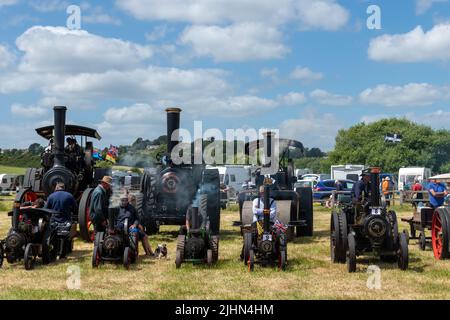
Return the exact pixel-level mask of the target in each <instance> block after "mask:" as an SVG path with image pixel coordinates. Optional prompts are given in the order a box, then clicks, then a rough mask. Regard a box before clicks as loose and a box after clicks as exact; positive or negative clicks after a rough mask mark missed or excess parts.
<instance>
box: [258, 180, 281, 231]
mask: <svg viewBox="0 0 450 320" xmlns="http://www.w3.org/2000/svg"><path fill="white" fill-rule="evenodd" d="M252 210H253V223H256V222H258V221H262V220H263V219H264V186H260V187H259V198H256V199H254V200H253V205H252ZM276 215H277V203H276V202H275V200H274V199H272V198H270V222H271V223H274V222H275V219H276Z"/></svg>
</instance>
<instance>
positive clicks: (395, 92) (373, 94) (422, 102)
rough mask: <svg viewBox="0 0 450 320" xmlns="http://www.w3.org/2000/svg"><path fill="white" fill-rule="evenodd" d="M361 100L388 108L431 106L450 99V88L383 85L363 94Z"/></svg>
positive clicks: (415, 84)
mask: <svg viewBox="0 0 450 320" xmlns="http://www.w3.org/2000/svg"><path fill="white" fill-rule="evenodd" d="M359 97H360V100H361V102H362V103H365V104H377V105H382V106H387V107H400V106H406V107H413V106H429V105H432V104H433V103H435V102H436V101H440V100H446V99H448V98H449V97H450V87H438V86H433V85H431V84H428V83H409V84H406V85H404V86H390V85H386V84H381V85H378V86H376V87H375V88H369V89H366V90H364V91H363V92H361V94H360V96H359Z"/></svg>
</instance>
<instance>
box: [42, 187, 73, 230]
mask: <svg viewBox="0 0 450 320" xmlns="http://www.w3.org/2000/svg"><path fill="white" fill-rule="evenodd" d="M45 208H46V209H51V210H54V211H57V213H55V214H52V216H51V218H50V223H61V224H63V223H64V224H68V223H70V224H72V215H73V213H74V212H75V211H76V209H77V202H76V200H75V198H74V197H73V195H72V194H71V193H69V192H66V191H65V186H64V183H62V182H58V183H57V184H56V187H55V192H53V193H52V194H51V195H50V196H49V197H48V199H47V203H46V204H45Z"/></svg>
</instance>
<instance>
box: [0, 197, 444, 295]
mask: <svg viewBox="0 0 450 320" xmlns="http://www.w3.org/2000/svg"><path fill="white" fill-rule="evenodd" d="M409 211H410V210H409V209H408V208H407V207H405V208H403V209H402V211H401V212H399V213H398V214H399V216H405V217H406V216H409V215H410V213H409ZM329 218H330V213H329V210H328V209H325V208H323V207H320V206H317V207H315V236H314V237H311V238H300V239H297V240H295V241H294V242H292V243H289V245H288V256H289V266H288V269H287V271H285V272H282V271H278V270H277V269H276V268H261V267H259V266H255V272H254V273H249V272H248V271H247V268H246V267H245V266H244V264H243V263H242V262H241V261H240V260H239V254H240V250H241V246H242V240H241V237H240V233H239V228H237V227H233V226H232V222H233V221H234V220H237V219H238V213H237V211H224V212H223V214H222V221H221V229H222V231H221V242H220V254H219V259H220V261H219V263H218V264H217V265H216V266H215V267H213V268H211V269H210V268H208V267H206V266H193V265H190V264H185V265H182V267H181V269H179V270H177V269H175V263H174V260H175V241H176V232H177V229H178V228H176V227H163V228H162V229H161V231H162V232H161V233H160V234H158V235H156V236H152V237H151V238H150V242H151V244H152V246H155V245H157V244H158V243H167V245H168V249H169V257H168V259H167V260H150V259H147V258H142V257H141V259H140V261H139V264H138V265H137V266H134V267H132V269H131V270H129V271H127V270H125V269H124V268H123V267H122V266H120V265H108V264H106V265H102V266H101V267H100V268H99V269H92V268H91V254H92V244H87V243H83V242H81V241H79V240H76V243H75V251H74V253H73V254H72V255H71V256H70V257H69V258H68V259H67V260H65V261H58V262H56V263H54V264H51V265H48V266H42V265H40V264H38V265H37V266H36V269H35V270H33V271H25V269H24V267H23V265H22V264H16V265H9V264H8V263H7V262H5V264H4V265H3V268H2V269H0V278H1V281H0V299H89V300H90V299H450V261H436V260H435V259H434V257H433V253H432V251H431V250H430V249H428V250H427V251H424V252H421V251H420V250H419V249H418V246H417V245H416V243H415V240H411V243H410V269H409V270H408V271H400V270H399V269H398V268H397V265H396V264H385V263H380V262H378V260H368V259H365V258H359V259H358V270H357V273H355V274H348V273H347V272H346V267H345V265H337V264H332V263H331V262H330V258H329V237H328V233H329V231H328V229H329ZM9 225H10V220H9V218H8V217H7V216H6V213H5V212H2V213H1V214H0V235H1V237H4V236H5V235H6V233H7V230H8V228H9ZM401 228H406V225H403V224H402V225H401ZM142 252H143V250H141V253H142ZM370 264H376V265H379V267H380V268H381V289H380V290H374V289H368V287H367V285H366V283H367V280H368V278H369V276H370V275H369V274H368V273H367V267H368V266H369V265H370ZM72 266H76V267H79V268H80V270H81V277H80V279H81V287H80V289H79V290H69V289H68V287H67V284H66V282H67V281H68V279H70V278H69V277H70V274H69V273H68V272H69V271H68V270H70V269H69V268H70V267H72Z"/></svg>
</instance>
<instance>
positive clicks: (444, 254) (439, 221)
mask: <svg viewBox="0 0 450 320" xmlns="http://www.w3.org/2000/svg"><path fill="white" fill-rule="evenodd" d="M447 211H448V209H438V210H436V212H435V213H434V214H433V219H432V223H431V244H432V247H433V253H434V257H435V258H436V259H438V260H443V259H447V258H448V257H449V255H450V254H449V250H448V249H449V248H448V246H449V231H450V230H449V229H450V228H449V227H448V226H449V218H450V216H449V215H448V214H447Z"/></svg>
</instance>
